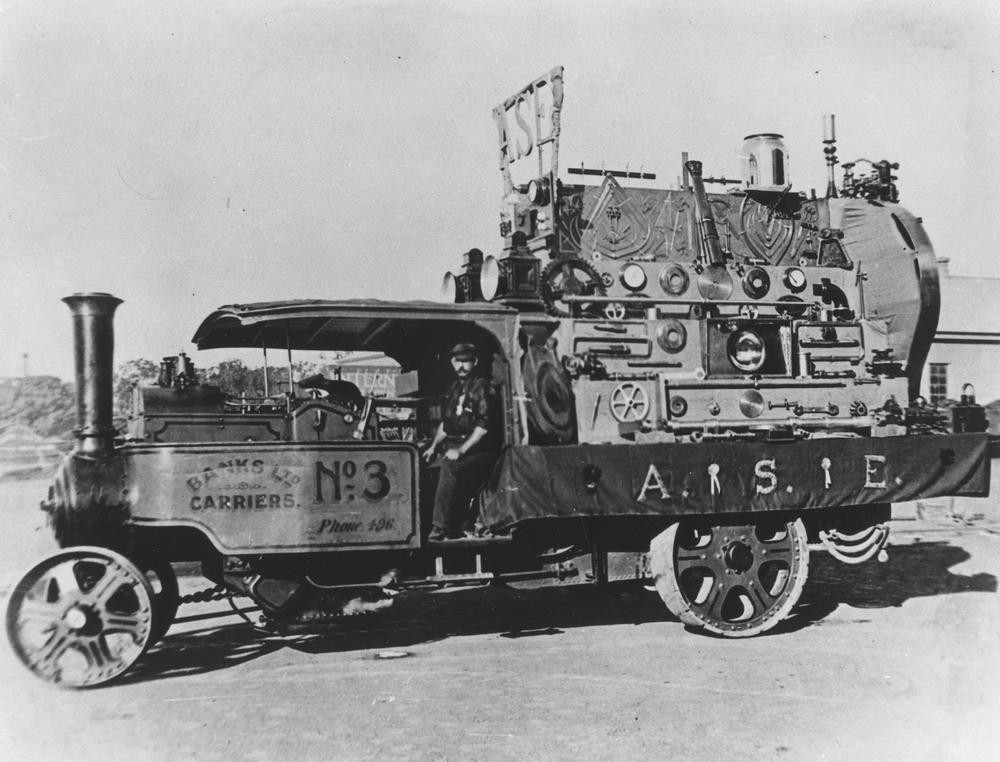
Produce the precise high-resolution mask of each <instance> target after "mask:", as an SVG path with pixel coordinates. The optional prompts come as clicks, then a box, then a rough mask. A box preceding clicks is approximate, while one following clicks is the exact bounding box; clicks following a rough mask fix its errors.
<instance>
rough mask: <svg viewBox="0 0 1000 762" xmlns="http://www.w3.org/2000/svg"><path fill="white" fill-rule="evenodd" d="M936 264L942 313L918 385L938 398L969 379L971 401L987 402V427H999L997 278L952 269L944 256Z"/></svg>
mask: <svg viewBox="0 0 1000 762" xmlns="http://www.w3.org/2000/svg"><path fill="white" fill-rule="evenodd" d="M938 264H939V266H940V276H941V317H940V319H939V320H938V330H937V333H936V334H935V336H934V343H933V344H932V345H931V351H930V354H929V355H928V357H927V366H926V367H925V369H924V376H923V379H922V381H921V387H920V388H921V391H922V393H923V394H924V396H925V397H926V398H927V399H928V400H929V401H931V402H933V403H936V404H941V403H942V402H944V401H945V400H957V399H958V398H959V397H960V396H961V394H962V387H963V385H964V384H966V383H971V384H972V385H973V386H974V387H975V392H976V401H977V402H979V404H981V405H987V406H988V407H989V408H991V413H992V415H991V416H990V418H991V426H990V428H991V430H992V431H994V433H1000V278H979V277H975V278H972V277H967V276H956V275H951V274H950V273H949V271H948V260H947V259H944V258H942V259H939V260H938ZM990 403H996V404H994V405H991V404H990Z"/></svg>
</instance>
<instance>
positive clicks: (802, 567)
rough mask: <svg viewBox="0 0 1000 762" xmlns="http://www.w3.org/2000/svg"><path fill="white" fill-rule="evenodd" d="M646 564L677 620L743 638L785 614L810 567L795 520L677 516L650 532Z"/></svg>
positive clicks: (801, 531) (801, 528) (800, 528)
mask: <svg viewBox="0 0 1000 762" xmlns="http://www.w3.org/2000/svg"><path fill="white" fill-rule="evenodd" d="M649 563H650V569H651V571H652V573H653V579H654V582H655V584H656V591H657V592H658V593H659V594H660V597H661V598H662V599H663V602H664V603H666V605H667V608H668V609H670V611H671V612H672V613H673V614H674V615H675V616H677V618H679V619H680V620H681V621H682V622H683V623H684V624H687V625H690V626H693V627H698V628H701V629H704V630H706V631H708V632H712V633H715V634H717V635H724V636H726V637H731V638H745V637H750V636H752V635H759V634H761V633H762V632H766V631H767V630H769V629H771V628H772V627H774V626H775V625H776V624H778V622H780V621H781V620H782V619H784V618H785V617H786V616H788V614H789V612H791V610H792V608H793V607H794V606H795V604H796V603H797V602H798V600H799V596H800V595H801V594H802V588H803V587H804V586H805V583H806V577H807V576H808V573H809V548H808V545H807V538H806V530H805V527H804V526H803V524H802V520H801V519H796V520H795V521H788V522H786V521H780V520H775V521H767V520H764V521H761V522H759V523H757V524H734V525H724V526H711V525H707V524H701V523H696V522H689V521H681V522H677V523H675V524H672V525H671V526H670V527H669V528H667V529H666V530H665V531H664V532H662V533H661V534H659V535H657V536H656V537H655V538H653V541H652V542H651V543H650V546H649Z"/></svg>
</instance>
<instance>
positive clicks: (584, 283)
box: [541, 259, 607, 317]
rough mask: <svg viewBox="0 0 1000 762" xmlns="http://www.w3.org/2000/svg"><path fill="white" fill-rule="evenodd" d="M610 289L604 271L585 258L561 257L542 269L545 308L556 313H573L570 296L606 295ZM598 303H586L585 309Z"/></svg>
mask: <svg viewBox="0 0 1000 762" xmlns="http://www.w3.org/2000/svg"><path fill="white" fill-rule="evenodd" d="M606 293H607V292H606V291H605V288H604V282H603V281H602V280H601V275H600V273H598V272H597V270H595V269H594V268H593V266H592V265H590V264H589V263H588V262H585V261H583V260H582V259H557V260H553V261H552V262H549V263H548V264H547V265H545V267H544V268H543V269H542V275H541V295H542V301H543V302H544V303H545V311H546V312H548V313H549V314H550V315H553V316H554V317H570V305H569V303H567V302H564V301H563V298H564V297H565V296H567V295H570V296H604V295H605V294H606ZM593 306H594V305H590V304H586V303H584V304H582V305H581V311H587V310H588V309H589V308H592V307H593Z"/></svg>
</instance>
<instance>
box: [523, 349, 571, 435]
mask: <svg viewBox="0 0 1000 762" xmlns="http://www.w3.org/2000/svg"><path fill="white" fill-rule="evenodd" d="M521 375H522V377H523V379H524V391H525V394H526V396H527V398H528V400H527V405H526V407H527V414H528V425H529V429H530V433H531V442H532V444H571V443H573V442H575V441H576V400H575V398H574V396H573V386H572V382H571V381H570V379H569V376H568V374H567V373H566V370H565V368H563V366H562V364H561V363H560V362H559V359H558V358H557V357H556V353H555V351H554V350H552V349H549V348H548V347H540V346H537V345H536V344H535V343H533V342H531V343H529V344H528V347H527V350H526V351H525V353H524V360H523V363H522V366H521Z"/></svg>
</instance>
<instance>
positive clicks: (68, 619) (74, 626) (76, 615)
mask: <svg viewBox="0 0 1000 762" xmlns="http://www.w3.org/2000/svg"><path fill="white" fill-rule="evenodd" d="M89 619H90V617H88V616H87V612H86V611H84V610H83V609H82V608H81V607H80V606H74V607H73V608H71V609H70V610H69V611H67V612H66V613H65V614H63V621H64V622H65V623H66V626H67V627H69V628H70V629H71V630H82V629H83V628H84V627H86V626H87V622H88V620H89Z"/></svg>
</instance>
